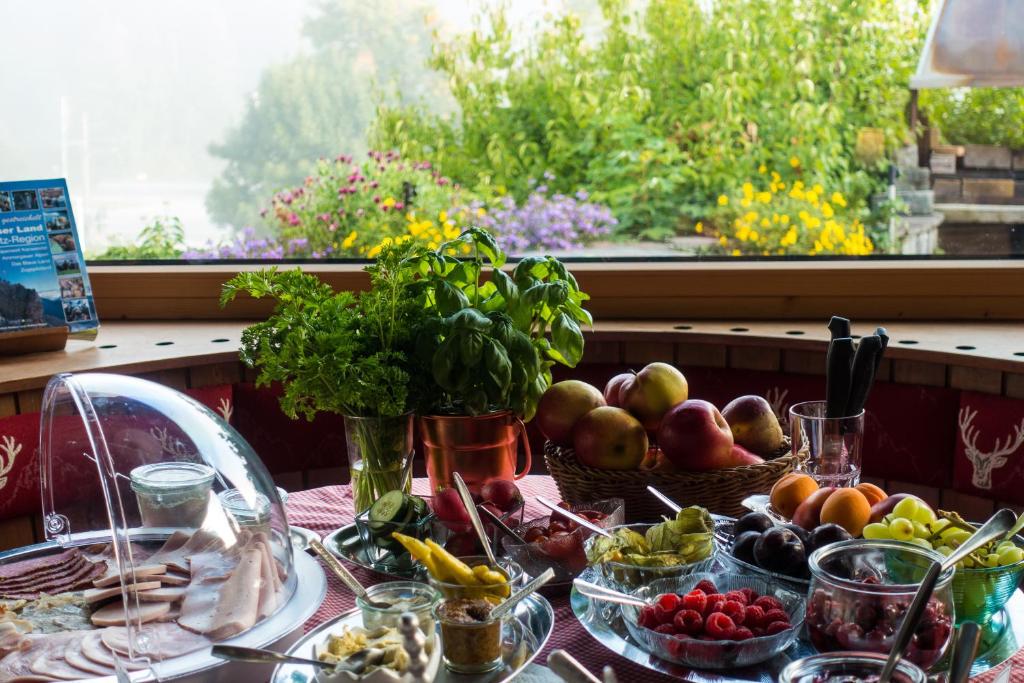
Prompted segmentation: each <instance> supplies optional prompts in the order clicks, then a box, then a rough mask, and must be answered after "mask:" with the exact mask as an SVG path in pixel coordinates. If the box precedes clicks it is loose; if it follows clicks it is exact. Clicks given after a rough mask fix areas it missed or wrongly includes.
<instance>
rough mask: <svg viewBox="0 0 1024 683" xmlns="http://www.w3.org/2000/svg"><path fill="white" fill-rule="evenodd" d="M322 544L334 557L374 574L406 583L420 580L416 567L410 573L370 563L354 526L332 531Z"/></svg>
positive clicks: (348, 525) (349, 525)
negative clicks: (411, 580)
mask: <svg viewBox="0 0 1024 683" xmlns="http://www.w3.org/2000/svg"><path fill="white" fill-rule="evenodd" d="M323 544H324V546H325V547H326V548H327V550H329V551H330V553H331V554H332V555H334V556H335V557H337V558H339V559H342V560H346V561H348V562H351V563H352V564H354V565H356V566H357V567H362V568H363V569H366V570H368V571H371V572H376V573H377V574H380V575H381V576H387V577H390V578H393V579H402V580H406V581H407V580H410V579H414V580H418V579H420V578H421V576H420V572H419V567H418V566H417V567H415V568H413V570H412V571H408V572H402V571H399V570H396V569H395V568H393V567H389V566H387V565H385V564H379V563H375V562H373V561H371V560H370V558H369V557H368V556H367V555H366V549H365V548H364V547H363V541H362V539H360V538H359V532H358V531H357V530H356V525H355V524H347V525H345V526H343V527H341V528H340V529H338V530H336V531H332V532H331V533H330V534H328V535H327V536H325V537H324V540H323Z"/></svg>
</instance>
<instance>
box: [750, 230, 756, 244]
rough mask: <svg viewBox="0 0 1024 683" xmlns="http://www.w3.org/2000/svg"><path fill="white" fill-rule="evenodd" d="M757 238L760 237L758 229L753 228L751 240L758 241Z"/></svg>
mask: <svg viewBox="0 0 1024 683" xmlns="http://www.w3.org/2000/svg"><path fill="white" fill-rule="evenodd" d="M757 238H758V234H757V230H751V231H750V241H751V242H756V241H757Z"/></svg>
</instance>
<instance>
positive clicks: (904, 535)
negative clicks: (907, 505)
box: [889, 517, 914, 541]
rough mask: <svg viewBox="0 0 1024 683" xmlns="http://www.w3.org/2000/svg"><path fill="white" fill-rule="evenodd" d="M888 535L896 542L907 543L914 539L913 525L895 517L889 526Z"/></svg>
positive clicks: (908, 521) (906, 520) (907, 520)
mask: <svg viewBox="0 0 1024 683" xmlns="http://www.w3.org/2000/svg"><path fill="white" fill-rule="evenodd" d="M889 535H890V536H892V537H893V538H895V539H896V540H897V541H909V540H910V539H912V538H913V537H914V523H913V522H911V521H910V520H909V519H904V518H903V517H897V518H896V519H894V520H892V522H891V523H890V524H889Z"/></svg>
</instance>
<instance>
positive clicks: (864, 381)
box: [843, 334, 882, 417]
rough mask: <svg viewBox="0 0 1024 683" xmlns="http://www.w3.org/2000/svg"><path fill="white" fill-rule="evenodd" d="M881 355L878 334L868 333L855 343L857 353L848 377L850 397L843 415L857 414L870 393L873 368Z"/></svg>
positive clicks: (880, 343)
mask: <svg viewBox="0 0 1024 683" xmlns="http://www.w3.org/2000/svg"><path fill="white" fill-rule="evenodd" d="M881 355H882V339H881V338H880V337H879V336H878V335H874V334H872V335H868V336H867V337H864V338H863V339H861V340H860V343H859V344H857V353H856V355H855V356H854V357H853V371H852V374H851V377H850V398H849V400H848V401H847V402H846V409H845V410H844V412H843V416H844V417H846V416H853V415H859V414H860V411H862V410H864V404H865V403H866V402H867V400H868V394H869V393H871V385H872V384H874V382H875V368H877V367H878V360H879V358H880V357H881Z"/></svg>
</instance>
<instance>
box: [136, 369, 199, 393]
mask: <svg viewBox="0 0 1024 683" xmlns="http://www.w3.org/2000/svg"><path fill="white" fill-rule="evenodd" d="M139 377H140V378H142V379H148V380H149V381H150V382H156V383H158V384H163V385H164V386H165V387H170V388H172V389H177V390H178V391H185V390H186V389H188V368H175V369H171V370H158V371H156V372H144V373H142V374H140V375H139Z"/></svg>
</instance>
